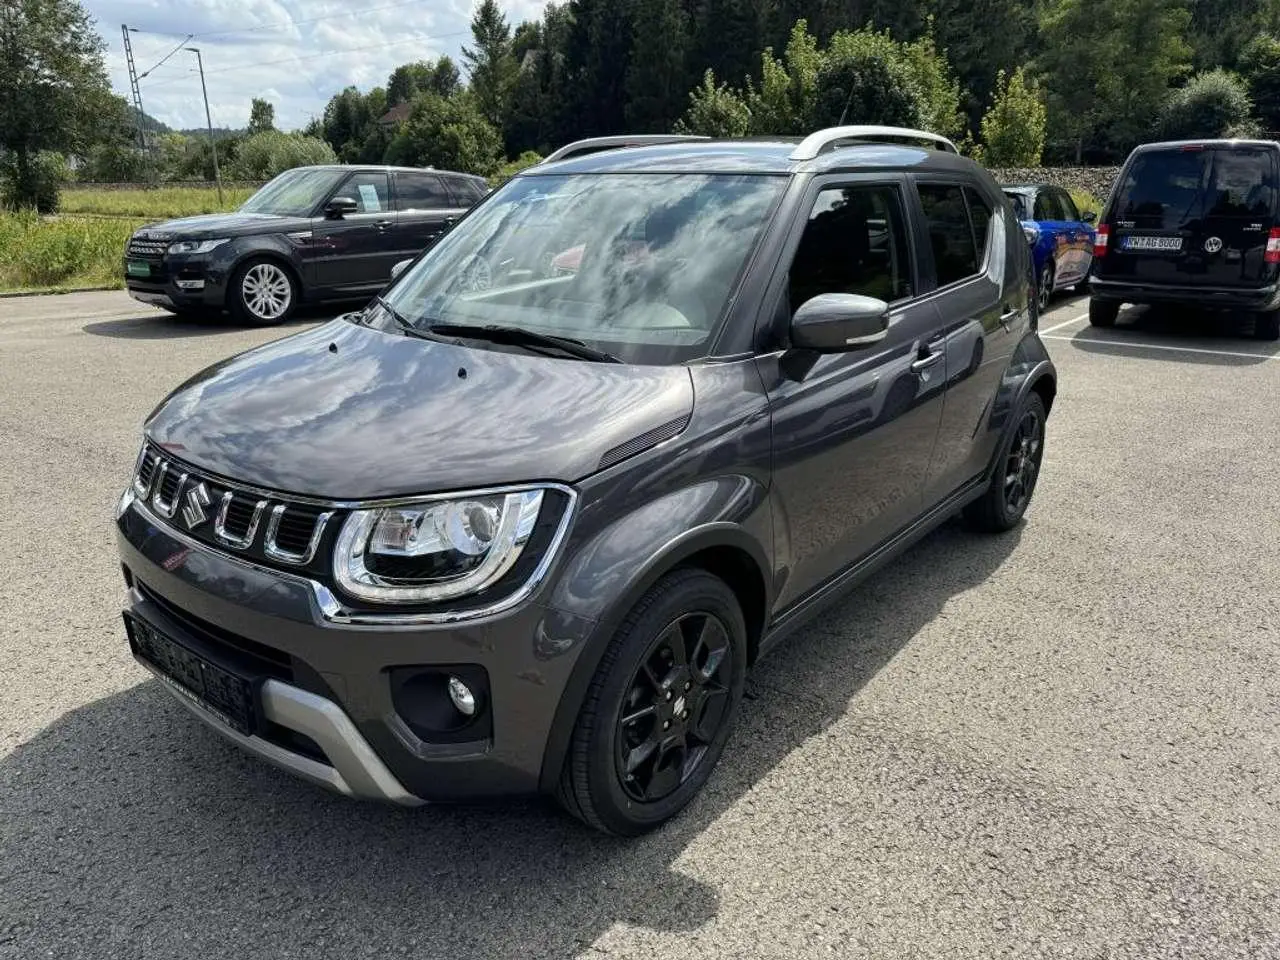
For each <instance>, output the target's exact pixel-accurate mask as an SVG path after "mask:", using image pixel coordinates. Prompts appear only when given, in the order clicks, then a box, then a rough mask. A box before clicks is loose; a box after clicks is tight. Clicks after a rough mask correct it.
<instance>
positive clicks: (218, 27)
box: [85, 0, 547, 130]
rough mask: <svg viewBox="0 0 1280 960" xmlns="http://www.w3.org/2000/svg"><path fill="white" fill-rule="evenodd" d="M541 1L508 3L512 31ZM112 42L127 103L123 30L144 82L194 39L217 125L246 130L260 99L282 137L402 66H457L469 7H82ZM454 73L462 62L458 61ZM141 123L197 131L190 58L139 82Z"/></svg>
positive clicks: (264, 1) (386, 3)
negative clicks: (447, 61) (342, 94)
mask: <svg viewBox="0 0 1280 960" xmlns="http://www.w3.org/2000/svg"><path fill="white" fill-rule="evenodd" d="M546 3H547V0H506V2H504V3H503V4H502V5H503V8H504V10H505V12H506V14H507V21H508V22H509V23H510V24H511V25H512V27H513V28H514V27H515V26H516V25H517V24H518V23H520V22H521V21H522V20H528V19H534V18H536V17H539V16H541V14H542V9H543V8H544V7H545V6H546ZM85 5H86V7H87V8H88V10H89V12H90V13H91V14H92V15H93V16H94V17H95V18H96V19H97V21H98V31H99V32H100V33H101V34H102V36H103V39H105V40H106V41H107V45H108V52H107V66H108V69H109V71H110V74H111V83H112V86H113V87H114V88H115V89H116V91H117V92H118V93H120V94H121V95H123V96H126V97H127V96H128V92H129V79H128V71H127V70H126V67H125V56H124V44H123V40H122V37H121V33H120V25H121V24H122V23H127V24H129V26H131V27H135V28H137V31H138V32H135V33H133V34H131V41H132V44H133V55H134V60H135V62H136V64H137V68H138V70H139V72H142V71H146V70H149V69H150V68H151V67H152V66H153V65H154V64H156V63H157V62H158V61H159V60H160V59H161V58H162V57H164V56H165V54H167V53H169V51H170V50H172V49H173V48H174V47H175V46H177V45H178V44H179V41H181V40H182V38H183V37H185V36H186V35H187V34H189V33H193V34H195V35H196V36H195V38H194V39H192V40H191V41H189V43H190V45H192V46H198V47H199V48H200V50H201V55H202V57H203V59H204V69H205V80H206V83H207V84H208V87H209V107H210V112H211V113H212V115H213V123H214V126H219V127H242V126H244V125H245V124H246V123H247V122H248V119H249V103H250V101H251V100H252V99H253V98H254V97H265V98H266V99H268V100H270V101H271V102H272V103H273V104H274V105H275V108H276V125H277V126H278V127H280V128H281V129H285V130H288V129H293V128H295V127H301V126H303V125H305V124H306V123H307V121H308V120H309V119H310V118H311V117H313V116H318V115H319V114H320V113H321V112H322V111H323V110H324V105H325V103H327V102H328V100H329V98H330V97H331V96H333V94H335V93H337V92H338V91H340V90H341V89H342V88H343V87H346V86H348V85H351V84H354V85H356V86H358V87H359V88H360V89H362V90H367V89H369V88H370V87H374V86H379V85H382V84H385V83H386V79H387V76H388V74H390V73H391V71H392V70H394V69H395V68H396V67H397V66H399V65H400V64H402V63H407V62H410V61H413V60H422V59H431V58H435V57H438V56H440V55H442V54H448V55H449V56H451V57H453V58H454V60H455V61H460V56H461V49H462V46H463V45H464V44H466V43H469V41H470V30H469V25H470V22H471V14H472V10H473V7H474V0H361V4H360V6H359V7H352V6H351V5H349V4H347V3H343V2H340V0H170V2H165V0H87V2H86V4H85ZM459 67H461V63H460V62H459ZM140 85H141V89H142V105H143V107H144V108H145V109H146V111H147V113H149V114H151V115H152V116H154V117H155V118H156V119H158V120H160V121H162V122H163V123H167V124H168V125H169V126H171V127H176V128H188V127H199V126H203V125H204V99H203V98H202V96H201V93H200V77H199V74H198V73H196V59H195V56H194V55H193V54H190V53H188V52H186V51H185V50H179V51H178V52H177V53H175V54H173V56H172V57H171V58H170V59H169V60H168V61H167V62H166V63H164V65H163V66H160V67H158V68H156V69H155V71H154V72H153V73H150V74H149V75H148V76H146V77H143V78H142V80H141V83H140Z"/></svg>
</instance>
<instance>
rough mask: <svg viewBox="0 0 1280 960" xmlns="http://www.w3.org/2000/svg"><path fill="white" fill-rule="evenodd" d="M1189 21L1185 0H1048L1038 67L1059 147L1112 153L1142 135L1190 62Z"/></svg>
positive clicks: (1079, 157) (1079, 154)
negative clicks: (1187, 35)
mask: <svg viewBox="0 0 1280 960" xmlns="http://www.w3.org/2000/svg"><path fill="white" fill-rule="evenodd" d="M1190 21H1191V14H1190V12H1189V11H1188V9H1187V5H1186V2H1185V0H1048V2H1047V3H1046V4H1045V7H1044V13H1043V15H1042V17H1041V20H1040V39H1041V43H1042V46H1043V50H1042V52H1041V55H1040V57H1039V60H1038V61H1037V70H1038V72H1039V75H1040V77H1041V78H1042V80H1043V82H1044V86H1045V88H1046V89H1047V91H1048V93H1049V96H1048V108H1049V130H1050V131H1051V132H1053V133H1054V134H1056V136H1057V138H1058V140H1057V145H1058V146H1059V148H1060V149H1062V150H1063V151H1064V152H1069V154H1070V155H1071V156H1072V157H1074V159H1075V162H1077V163H1081V162H1083V161H1084V159H1085V157H1086V155H1088V156H1089V157H1091V158H1093V159H1104V160H1110V161H1114V160H1116V159H1118V158H1120V157H1122V156H1124V155H1125V154H1126V153H1128V151H1129V150H1130V149H1132V147H1133V146H1134V145H1135V144H1137V143H1138V142H1140V141H1141V140H1142V139H1143V138H1144V137H1146V136H1147V135H1148V134H1149V133H1150V132H1151V127H1152V125H1153V121H1154V119H1155V117H1154V110H1153V105H1154V104H1159V103H1161V102H1163V100H1164V98H1165V94H1166V93H1167V91H1168V89H1169V86H1170V84H1171V83H1172V82H1173V81H1174V80H1177V79H1180V78H1181V77H1183V76H1185V75H1186V73H1187V71H1188V70H1189V69H1190V60H1191V49H1190V47H1189V46H1188V45H1187V42H1186V40H1185V39H1184V37H1185V36H1186V32H1187V28H1188V25H1189V24H1190ZM1051 145H1052V144H1051Z"/></svg>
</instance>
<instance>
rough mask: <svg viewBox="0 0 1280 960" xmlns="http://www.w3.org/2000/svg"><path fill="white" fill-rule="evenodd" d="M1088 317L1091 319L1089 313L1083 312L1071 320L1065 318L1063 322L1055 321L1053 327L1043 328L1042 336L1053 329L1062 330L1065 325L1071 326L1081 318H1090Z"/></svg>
mask: <svg viewBox="0 0 1280 960" xmlns="http://www.w3.org/2000/svg"><path fill="white" fill-rule="evenodd" d="M1088 319H1089V315H1088V314H1087V313H1082V314H1080V316H1078V317H1072V318H1071V319H1070V320H1063V321H1062V322H1061V323H1055V324H1054V325H1053V326H1052V327H1049V328H1048V329H1045V330H1041V331H1040V336H1042V337H1043V336H1045V335H1047V334H1050V333H1053V331H1055V330H1061V329H1062V328H1063V327H1069V326H1071V325H1072V324H1073V323H1079V322H1080V321H1081V320H1088Z"/></svg>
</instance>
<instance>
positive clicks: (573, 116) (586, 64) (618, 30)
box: [557, 0, 632, 139]
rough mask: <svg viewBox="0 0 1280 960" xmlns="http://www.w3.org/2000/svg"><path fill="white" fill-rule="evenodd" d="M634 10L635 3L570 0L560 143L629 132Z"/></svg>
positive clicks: (609, 0) (562, 87)
mask: <svg viewBox="0 0 1280 960" xmlns="http://www.w3.org/2000/svg"><path fill="white" fill-rule="evenodd" d="M628 10H629V0H570V2H569V6H568V13H569V18H570V20H569V29H568V32H567V35H566V37H565V66H564V76H563V81H562V84H561V90H560V96H561V100H560V104H561V111H562V116H561V120H560V123H559V124H558V131H557V132H558V133H559V134H560V136H559V137H557V139H572V138H574V137H578V136H580V137H597V136H607V135H609V134H613V133H622V132H623V131H625V129H626V126H627V120H626V81H627V67H628V66H629V65H630V63H631V42H632V30H631V17H630V15H629V13H628Z"/></svg>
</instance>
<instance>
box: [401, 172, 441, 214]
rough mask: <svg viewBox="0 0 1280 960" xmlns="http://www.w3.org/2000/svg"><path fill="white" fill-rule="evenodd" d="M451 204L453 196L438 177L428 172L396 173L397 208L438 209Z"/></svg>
mask: <svg viewBox="0 0 1280 960" xmlns="http://www.w3.org/2000/svg"><path fill="white" fill-rule="evenodd" d="M452 206H453V198H452V197H450V196H449V191H448V190H446V189H445V186H444V184H443V183H442V182H441V180H440V178H439V177H435V176H432V175H431V174H429V173H397V174H396V209H397V210H440V209H448V208H449V207H452Z"/></svg>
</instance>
